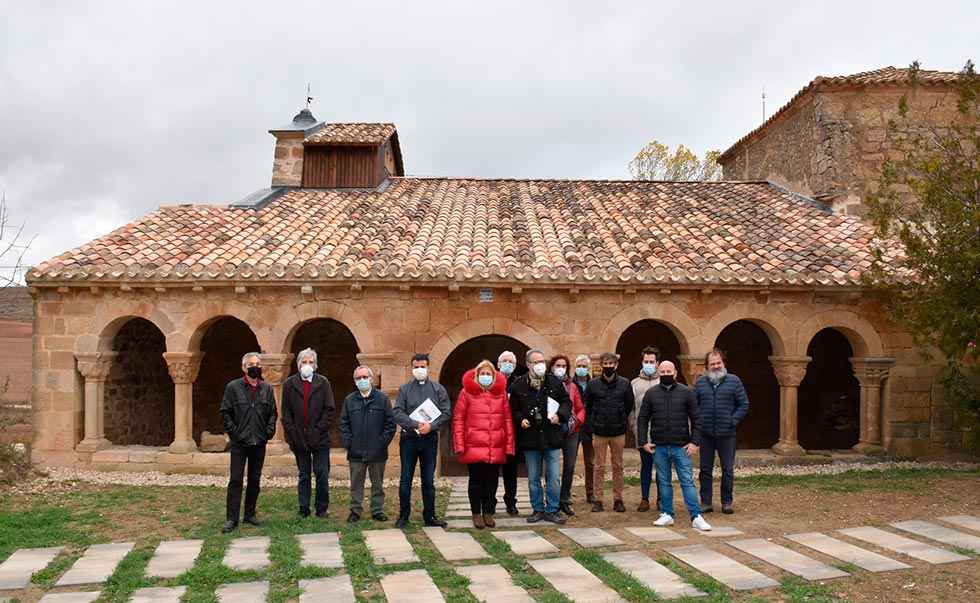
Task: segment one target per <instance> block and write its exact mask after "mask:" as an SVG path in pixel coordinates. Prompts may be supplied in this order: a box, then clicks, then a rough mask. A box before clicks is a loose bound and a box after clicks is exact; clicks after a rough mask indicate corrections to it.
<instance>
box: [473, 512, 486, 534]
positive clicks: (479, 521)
mask: <svg viewBox="0 0 980 603" xmlns="http://www.w3.org/2000/svg"><path fill="white" fill-rule="evenodd" d="M485 525H486V524H484V523H483V515H480V514H479V513H474V514H473V527H474V528H476V529H478V530H482V529H483V528H484V527H485Z"/></svg>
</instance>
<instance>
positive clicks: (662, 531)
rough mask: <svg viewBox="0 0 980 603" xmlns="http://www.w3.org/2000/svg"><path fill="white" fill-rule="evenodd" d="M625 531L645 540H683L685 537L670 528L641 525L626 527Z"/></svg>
mask: <svg viewBox="0 0 980 603" xmlns="http://www.w3.org/2000/svg"><path fill="white" fill-rule="evenodd" d="M626 531H627V532H629V533H630V534H632V535H634V536H636V537H637V538H642V539H643V540H645V541H646V542H667V541H670V540H685V537H684V536H683V535H682V534H678V533H677V532H675V531H673V530H671V529H670V528H657V527H650V526H642V527H633V528H626Z"/></svg>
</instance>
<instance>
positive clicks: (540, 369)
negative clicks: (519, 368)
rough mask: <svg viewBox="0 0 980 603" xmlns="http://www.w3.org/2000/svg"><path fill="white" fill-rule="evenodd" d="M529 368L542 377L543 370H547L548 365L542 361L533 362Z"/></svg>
mask: <svg viewBox="0 0 980 603" xmlns="http://www.w3.org/2000/svg"><path fill="white" fill-rule="evenodd" d="M531 370H533V371H534V375H535V376H536V377H544V374H545V372H546V371H547V370H548V365H546V364H545V363H543V362H535V363H534V366H532V367H531Z"/></svg>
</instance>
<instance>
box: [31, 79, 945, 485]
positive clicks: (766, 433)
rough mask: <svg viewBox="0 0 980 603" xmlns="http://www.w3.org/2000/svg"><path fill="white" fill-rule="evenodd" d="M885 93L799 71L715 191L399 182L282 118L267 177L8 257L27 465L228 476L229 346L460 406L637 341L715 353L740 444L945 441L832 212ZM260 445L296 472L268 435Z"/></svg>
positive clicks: (364, 134)
mask: <svg viewBox="0 0 980 603" xmlns="http://www.w3.org/2000/svg"><path fill="white" fill-rule="evenodd" d="M871 73H872V74H875V73H879V72H871ZM952 76H953V74H943V75H940V76H936V83H935V85H934V86H930V89H929V93H930V94H931V93H932V92H937V93H938V91H941V90H947V92H948V90H949V89H950V86H951V82H952ZM940 80H941V81H943V82H945V84H942V85H941V84H940V83H939V82H940ZM902 85H903V84H902V83H901V80H900V78H898V77H897V76H895V77H892V78H891V79H889V78H888V77H884V76H868V75H867V74H864V75H861V76H853V77H852V78H850V79H847V81H846V83H843V84H841V85H840V86H838V85H837V84H832V83H831V82H829V81H828V80H827V79H825V78H824V79H821V78H818V79H817V80H814V82H813V83H811V84H810V85H809V86H808V87H807V88H805V89H804V90H803V91H801V93H800V94H799V95H797V97H795V98H794V99H793V100H792V101H790V103H789V104H788V105H787V106H786V107H784V108H783V109H781V110H780V111H779V112H778V113H777V114H776V115H774V116H773V117H772V118H771V119H770V120H769V121H768V122H767V123H766V124H764V125H763V126H762V127H760V128H759V129H758V130H756V131H754V132H753V133H751V134H750V135H748V136H747V137H746V138H744V139H742V140H740V141H739V142H738V143H736V144H735V145H734V146H733V147H732V148H731V149H729V150H728V151H726V152H725V154H724V155H723V156H722V162H723V163H724V168H725V175H726V178H728V179H727V180H725V181H721V182H641V181H604V180H603V181H597V180H588V181H585V180H517V179H513V180H510V179H500V180H493V179H473V178H450V177H446V178H419V177H411V176H406V175H405V167H404V160H403V155H402V146H401V143H400V141H399V137H398V132H397V130H396V128H395V126H394V124H389V123H322V122H318V121H317V120H316V119H315V118H314V117H313V115H312V114H311V112H310V111H309V110H303V111H301V112H300V113H299V114H298V115H297V116H296V117H295V118H294V119H293V120H292V122H290V123H288V124H286V125H285V126H283V127H280V128H276V129H273V130H270V133H271V134H272V136H273V137H274V139H275V151H274V159H273V165H272V178H271V186H270V187H269V188H267V189H263V190H260V191H257V192H256V193H254V194H252V195H250V196H249V197H247V198H246V199H243V200H241V201H240V202H238V203H234V204H230V205H225V206H221V205H174V206H163V207H160V208H159V209H158V210H157V211H155V212H153V213H151V214H149V215H147V216H145V217H142V218H140V219H138V220H136V221H134V222H132V223H130V224H126V225H124V226H122V227H120V228H119V229H117V230H115V231H113V232H111V233H109V234H108V235H105V236H103V237H100V238H98V239H96V240H93V241H91V242H89V243H86V244H84V245H82V246H81V247H78V248H76V249H73V250H70V251H67V252H65V253H63V254H61V255H59V256H57V257H55V258H52V259H50V260H48V261H46V262H43V263H41V264H40V265H38V266H35V267H33V268H32V269H31V270H30V272H29V274H28V284H29V286H30V287H31V292H32V294H33V295H34V298H35V309H36V313H35V323H34V347H33V350H34V352H33V353H34V367H35V370H34V388H33V396H34V399H33V407H34V413H35V416H34V424H35V442H34V446H33V448H32V454H33V457H34V460H35V461H37V462H40V463H45V464H48V465H76V466H90V467H94V468H111V469H127V470H148V469H159V470H163V471H224V470H225V469H226V467H227V456H226V454H223V453H220V452H205V451H203V450H201V436H202V433H204V432H209V433H220V432H221V431H222V423H221V418H220V416H219V414H218V404H219V401H220V398H221V395H222V391H223V387H224V384H225V383H226V382H227V381H228V380H230V379H232V378H235V377H237V376H240V374H241V373H240V359H241V356H242V354H243V353H245V352H248V351H253V350H260V351H261V352H262V353H263V362H264V366H265V369H264V373H265V376H266V378H267V380H268V381H269V382H270V383H271V384H272V385H273V386H274V388H275V389H276V390H277V392H278V393H281V385H282V382H283V379H285V378H286V377H287V376H288V375H289V374H290V373H292V372H294V371H295V370H296V368H295V363H294V358H295V354H296V352H297V351H298V350H300V349H302V348H305V347H313V348H314V349H316V350H318V352H319V354H320V362H319V371H320V372H321V373H323V374H325V375H326V376H327V377H328V378H329V379H330V381H331V383H332V384H333V389H334V396H335V398H336V399H338V400H341V399H342V398H343V397H344V396H345V395H346V394H347V393H349V392H350V391H352V389H353V384H352V378H351V375H352V371H353V369H354V367H355V366H356V365H357V364H359V363H364V364H368V365H370V366H371V367H373V369H374V371H375V376H376V379H377V385H378V387H380V388H381V389H383V390H384V391H386V392H388V393H389V394H391V395H393V394H394V391H395V390H396V389H397V387H398V386H399V384H401V383H402V382H404V381H405V380H406V379H407V378H408V377H409V371H408V364H409V359H410V357H411V355H412V354H414V353H416V352H427V353H429V354H431V357H432V366H431V369H430V370H431V374H432V375H433V376H434V377H435V378H437V379H438V380H439V381H440V382H442V383H443V384H445V385H446V386H447V388H448V389H449V391H450V394H451V396H452V397H453V398H455V395H456V393H457V392H458V391H459V389H460V378H461V376H462V374H463V372H464V371H465V370H466V369H468V368H471V367H472V366H474V365H475V364H476V363H477V362H478V361H479V360H480V359H482V358H490V359H494V360H495V359H496V356H497V355H498V354H499V353H500V352H501V351H503V350H505V349H509V350H512V351H514V352H516V353H517V354H518V356H519V357H521V356H522V354H523V352H525V351H526V350H527V349H529V348H540V349H542V350H544V351H545V353H546V354H552V353H557V352H564V353H566V354H569V355H572V354H579V353H586V354H590V355H592V356H593V358H596V357H597V355H598V354H599V353H601V352H603V351H607V350H612V351H616V352H619V353H620V354H621V355H622V361H621V364H620V372H621V373H622V374H623V375H626V376H628V377H630V378H632V377H633V376H635V374H636V373H637V372H638V370H639V366H640V350H641V349H642V348H643V347H644V346H646V345H656V346H657V347H659V348H660V350H661V355H662V358H663V359H670V360H674V361H675V362H676V363H677V364H678V366H679V367H680V369H681V371H682V373H683V375H682V377H683V379H685V380H686V381H688V382H691V381H693V379H694V378H695V377H696V376H697V375H698V374H700V372H701V371H702V370H703V368H704V355H705V353H706V352H707V351H708V350H710V349H711V348H713V347H716V346H717V347H720V348H722V349H724V350H726V351H727V353H728V356H729V361H728V366H729V369H730V370H731V371H732V372H734V373H736V374H739V375H740V376H741V377H742V378H743V380H744V381H745V382H746V384H747V387H748V392H749V395H750V399H751V403H752V409H751V412H750V414H749V416H748V418H747V419H746V421H745V423H744V424H743V426H742V427H740V431H739V446H740V447H742V448H751V449H768V448H771V449H772V450H773V451H775V452H776V453H777V454H780V455H788V456H796V455H802V454H804V453H805V452H806V451H809V452H818V451H832V450H842V449H853V450H855V451H858V452H861V453H881V452H888V453H891V454H894V455H898V456H903V457H907V456H913V457H914V456H921V455H926V454H929V453H933V452H938V451H941V450H943V449H944V447H946V446H947V445H950V444H955V440H956V438H957V437H958V435H957V433H956V432H955V431H954V430H953V428H952V426H951V419H950V412H949V411H948V409H947V407H946V405H945V403H944V401H943V399H942V395H941V394H942V390H941V387H940V385H939V384H938V383H936V376H937V374H938V372H939V370H940V368H941V363H933V364H924V363H923V361H922V359H921V358H920V355H919V353H918V351H917V350H915V349H913V347H912V340H911V337H910V336H909V335H908V334H907V333H904V332H902V331H901V330H900V329H899V328H897V327H896V326H895V325H894V324H892V323H890V322H889V321H888V319H887V318H886V316H885V314H884V312H883V311H882V308H881V307H880V305H879V304H878V303H876V301H875V300H873V299H871V298H870V297H869V296H868V295H866V292H865V288H864V287H863V286H862V284H861V275H862V273H863V272H864V271H865V270H866V269H867V268H868V267H869V266H870V263H871V258H872V256H871V245H872V238H873V232H872V228H871V227H870V226H869V225H868V224H866V223H865V222H863V221H862V220H861V219H860V217H859V216H856V215H852V214H855V213H859V212H854V211H852V210H851V209H850V208H851V205H853V204H859V203H860V199H858V200H856V201H855V198H854V195H855V194H856V193H855V191H857V190H858V189H857V188H856V185H855V184H854V179H855V178H857V179H860V178H867V170H868V169H869V168H868V167H867V166H870V165H872V164H873V162H874V161H875V160H876V159H875V158H878V157H879V156H880V155H882V154H884V153H887V149H885V148H884V146H883V145H885V142H886V141H885V140H878V139H879V138H881V136H882V134H881V132H880V128H881V123H880V119H879V117H877V116H876V114H874V112H873V111H866V110H864V109H862V108H860V107H859V106H858V105H859V104H860V102H863V101H862V100H861V99H872V98H875V99H876V98H877V95H881V94H884V95H886V96H888V95H891V96H894V94H895V92H896V89H899V88H901V87H902ZM943 86H945V88H943ZM874 102H875V104H877V103H878V101H877V100H875V101H874ZM848 120H852V121H850V122H849V121H848ZM872 142H877V143H879V144H878V145H877V146H875V145H872V144H871V143H872ZM410 156H411V154H410V152H409V154H408V157H410ZM842 210H843V211H842ZM445 443H446V438H443V443H442V444H443V450H442V454H441V457H440V471H441V472H442V473H443V474H448V475H452V474H457V473H459V472H460V466H459V464H458V463H456V462H455V461H454V460H453V457H452V453H451V451H450V450H448V449H447V448H446V447H445ZM269 452H270V458H269V462H268V463H267V464H269V465H270V466H272V467H275V466H281V467H285V466H292V464H293V460H292V457H291V456H290V455H288V454H284V453H286V452H287V451H286V448H285V445H284V443H283V441H282V433H281V429H280V431H279V433H277V435H276V438H275V441H273V442H272V443H271V445H270V451H269Z"/></svg>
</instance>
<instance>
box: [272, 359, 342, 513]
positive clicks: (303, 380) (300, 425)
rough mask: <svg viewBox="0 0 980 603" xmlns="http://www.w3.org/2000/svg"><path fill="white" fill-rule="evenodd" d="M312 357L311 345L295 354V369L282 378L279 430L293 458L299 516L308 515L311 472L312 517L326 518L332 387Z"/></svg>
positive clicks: (328, 489)
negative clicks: (312, 482)
mask: <svg viewBox="0 0 980 603" xmlns="http://www.w3.org/2000/svg"><path fill="white" fill-rule="evenodd" d="M316 360H317V356H316V352H315V351H314V350H313V349H311V348H306V349H305V350H303V351H301V352H300V353H299V354H296V367H297V368H298V369H299V372H298V373H296V374H294V375H292V376H290V377H289V378H288V379H286V382H285V383H283V387H282V429H283V433H284V435H285V436H286V443H287V444H289V449H290V450H292V451H293V456H294V457H296V468H297V469H298V473H299V483H298V485H297V488H296V490H297V495H298V497H299V515H300V517H309V516H310V484H311V474H312V475H315V476H316V499H315V500H314V509H315V511H316V516H317V517H326V516H327V509H328V507H329V506H330V483H329V479H330V422H331V420H332V419H333V413H334V400H333V388H332V387H331V386H330V381H329V380H327V378H326V377H324V376H323V375H320V374H318V373H317V372H316V369H317V362H316Z"/></svg>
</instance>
